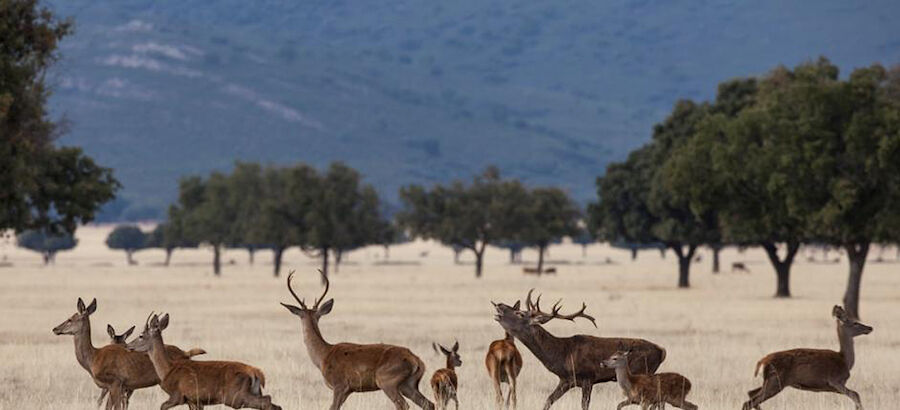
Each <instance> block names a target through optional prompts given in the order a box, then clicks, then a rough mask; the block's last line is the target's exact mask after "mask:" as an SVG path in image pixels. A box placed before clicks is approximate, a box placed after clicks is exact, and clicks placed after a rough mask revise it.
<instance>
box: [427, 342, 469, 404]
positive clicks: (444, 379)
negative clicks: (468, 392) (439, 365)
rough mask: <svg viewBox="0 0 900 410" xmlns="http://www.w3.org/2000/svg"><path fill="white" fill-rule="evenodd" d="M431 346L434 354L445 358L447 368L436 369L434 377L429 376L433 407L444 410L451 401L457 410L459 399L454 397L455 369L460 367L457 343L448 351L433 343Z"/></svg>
mask: <svg viewBox="0 0 900 410" xmlns="http://www.w3.org/2000/svg"><path fill="white" fill-rule="evenodd" d="M431 346H432V347H433V348H434V350H435V351H436V352H440V353H442V354H443V355H444V356H446V357H447V366H446V367H444V368H443V369H437V370H436V371H435V372H434V375H433V376H431V389H432V390H434V404H435V407H437V408H438V409H440V410H442V409H445V408H447V403H448V402H450V400H453V404H454V405H455V406H456V410H459V399H457V397H456V392H457V391H458V390H459V380H458V379H457V377H456V368H457V367H459V366H462V359H461V358H460V357H459V342H456V343H454V344H453V347H452V348H450V349H447V348H446V347H444V346H441V345H437V344H434V343H432V345H431Z"/></svg>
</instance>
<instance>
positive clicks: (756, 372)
mask: <svg viewBox="0 0 900 410" xmlns="http://www.w3.org/2000/svg"><path fill="white" fill-rule="evenodd" d="M767 364H768V361H766V359H765V358H762V359H760V361H758V362H756V369H755V370H753V377H758V376H759V369H760V368H763V369H765V367H766V365H767Z"/></svg>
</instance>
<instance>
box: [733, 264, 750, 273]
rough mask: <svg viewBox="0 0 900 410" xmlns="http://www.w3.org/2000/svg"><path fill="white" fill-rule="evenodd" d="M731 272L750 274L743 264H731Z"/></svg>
mask: <svg viewBox="0 0 900 410" xmlns="http://www.w3.org/2000/svg"><path fill="white" fill-rule="evenodd" d="M731 272H744V273H750V269H747V265H746V264H744V262H733V263H732V264H731Z"/></svg>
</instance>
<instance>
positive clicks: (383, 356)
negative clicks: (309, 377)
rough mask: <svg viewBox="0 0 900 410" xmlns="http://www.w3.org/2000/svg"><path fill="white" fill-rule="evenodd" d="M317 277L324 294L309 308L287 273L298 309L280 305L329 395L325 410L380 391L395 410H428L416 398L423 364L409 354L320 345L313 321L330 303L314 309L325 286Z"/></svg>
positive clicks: (368, 346) (424, 401)
mask: <svg viewBox="0 0 900 410" xmlns="http://www.w3.org/2000/svg"><path fill="white" fill-rule="evenodd" d="M319 274H321V275H322V280H323V281H324V282H325V291H323V292H322V296H320V297H319V298H317V299H316V300H315V301H314V302H313V305H312V307H308V306H307V305H306V303H304V301H303V300H302V299H300V297H299V296H297V293H296V292H294V289H293V288H292V287H291V280H292V279H293V277H294V272H293V271H292V272H291V273H290V274H289V275H288V278H287V288H288V291H290V292H291V296H293V297H294V299H295V300H296V301H297V303H298V304H299V305H300V306H299V307H298V306H293V305H288V304H285V303H282V304H281V305H282V306H284V307H285V308H286V309H287V310H288V311H290V312H291V313H293V314H294V315H297V317H299V318H300V326H301V328H302V329H303V341H304V343H305V344H306V352H307V353H308V354H309V358H310V360H312V362H313V364H314V365H315V366H316V367H317V368H318V369H319V371H321V372H322V377H323V378H324V379H325V384H326V385H327V386H328V388H330V389H331V390H332V392H333V396H332V402H331V409H332V410H336V409H339V408H341V405H343V404H344V401H345V400H347V397H348V396H350V394H351V393H355V392H370V391H376V390H381V391H383V392H384V394H386V395H387V396H388V398H390V399H391V401H392V402H393V403H394V405H395V406H396V407H397V408H398V409H407V408H409V405H408V404H407V403H406V400H405V399H404V397H406V398H409V399H410V400H412V401H413V402H414V403H415V404H416V405H418V406H419V407H421V408H423V409H426V410H434V404H433V403H431V402H430V401H429V400H428V399H426V398H425V396H423V395H422V393H420V392H419V381H421V380H422V376H423V375H424V374H425V364H424V363H423V362H422V360H421V359H419V358H418V357H417V356H416V355H414V354H413V353H412V352H411V351H409V349H407V348H405V347H400V346H392V345H386V344H366V345H361V344H354V343H337V344H331V343H328V342H326V341H325V339H324V338H323V337H322V332H321V331H320V330H319V319H320V318H321V317H322V316H325V315H327V314H328V313H329V312H331V308H332V307H333V306H334V299H329V300H328V301H326V302H325V303H324V304H322V305H321V306H320V305H319V304H320V303H321V302H322V300H323V299H324V298H325V295H327V294H328V288H329V286H330V283H329V281H328V277H327V276H325V275H324V274H322V271H321V270H320V271H319Z"/></svg>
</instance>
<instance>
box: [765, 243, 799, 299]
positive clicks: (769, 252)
mask: <svg viewBox="0 0 900 410" xmlns="http://www.w3.org/2000/svg"><path fill="white" fill-rule="evenodd" d="M760 245H761V246H762V248H763V249H764V250H765V251H766V256H768V257H769V262H771V263H772V267H774V268H775V276H776V283H777V287H776V290H775V297H776V298H789V297H791V266H793V264H794V257H795V256H797V251H798V250H799V249H800V242H796V241H790V242H787V243H786V245H787V252H786V253H785V255H784V258H783V259H782V258H779V257H778V247H777V246H776V245H775V243H774V242H763V243H761V244H760Z"/></svg>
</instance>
